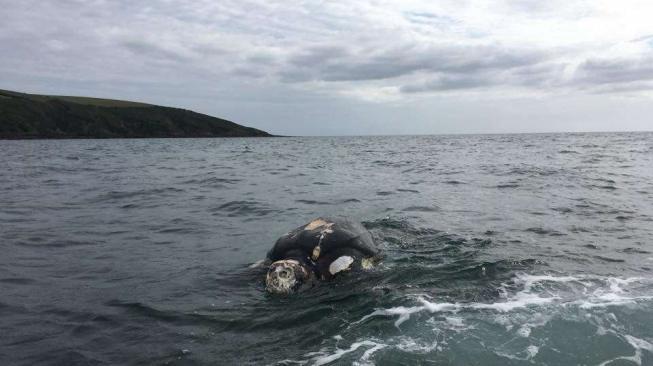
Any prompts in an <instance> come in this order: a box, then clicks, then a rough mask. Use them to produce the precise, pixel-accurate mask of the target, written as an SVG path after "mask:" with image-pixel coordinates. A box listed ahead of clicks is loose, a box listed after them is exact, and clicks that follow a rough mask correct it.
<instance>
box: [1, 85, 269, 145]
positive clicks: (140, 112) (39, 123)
mask: <svg viewBox="0 0 653 366" xmlns="http://www.w3.org/2000/svg"><path fill="white" fill-rule="evenodd" d="M250 136H251V137H254V136H271V135H270V134H268V133H267V132H265V131H261V130H257V129H255V128H251V127H245V126H241V125H239V124H236V123H233V122H231V121H227V120H224V119H220V118H216V117H211V116H207V115H205V114H200V113H195V112H192V111H188V110H184V109H178V108H170V107H162V106H157V105H151V104H145V103H136V102H129V101H121V100H112V99H99V98H87V97H71V96H51V95H36V94H24V93H17V92H12V91H6V90H0V139H30V138H147V137H250Z"/></svg>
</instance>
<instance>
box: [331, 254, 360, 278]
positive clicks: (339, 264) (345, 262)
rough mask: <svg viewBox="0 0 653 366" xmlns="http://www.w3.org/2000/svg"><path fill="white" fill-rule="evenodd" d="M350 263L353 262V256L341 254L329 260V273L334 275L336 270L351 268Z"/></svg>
mask: <svg viewBox="0 0 653 366" xmlns="http://www.w3.org/2000/svg"><path fill="white" fill-rule="evenodd" d="M352 263H354V258H352V257H350V256H348V255H343V256H342V257H338V259H336V260H335V261H333V262H331V264H330V265H329V273H331V275H335V274H336V273H338V272H342V271H348V270H350V269H351V264H352Z"/></svg>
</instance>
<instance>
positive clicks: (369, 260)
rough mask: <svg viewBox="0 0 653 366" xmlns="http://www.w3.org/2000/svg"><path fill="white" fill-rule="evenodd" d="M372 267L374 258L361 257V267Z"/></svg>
mask: <svg viewBox="0 0 653 366" xmlns="http://www.w3.org/2000/svg"><path fill="white" fill-rule="evenodd" d="M372 267H374V259H372V258H363V259H361V268H363V269H372Z"/></svg>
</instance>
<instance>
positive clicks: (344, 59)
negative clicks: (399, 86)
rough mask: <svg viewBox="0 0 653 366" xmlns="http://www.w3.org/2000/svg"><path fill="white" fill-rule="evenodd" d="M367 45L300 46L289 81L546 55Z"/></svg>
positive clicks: (515, 61)
mask: <svg viewBox="0 0 653 366" xmlns="http://www.w3.org/2000/svg"><path fill="white" fill-rule="evenodd" d="M365 51H366V50H358V49H354V48H351V49H345V48H343V47H320V48H313V49H307V50H303V51H301V53H300V54H299V55H296V56H293V57H291V59H290V63H289V65H287V67H286V68H284V69H283V70H282V71H281V76H282V79H283V80H284V81H287V82H298V81H308V80H319V81H369V80H385V79H392V78H397V77H401V76H405V75H410V74H414V73H417V72H425V73H454V74H458V73H481V72H486V71H490V70H505V69H510V68H515V67H520V66H526V65H533V64H537V63H540V62H542V61H544V60H545V59H546V58H547V56H546V55H545V54H543V53H541V52H537V51H533V50H522V49H506V48H504V47H502V46H500V45H484V46H467V45H459V46H453V45H447V46H430V47H424V46H421V45H419V44H412V43H411V44H405V45H403V46H401V47H395V48H392V49H379V50H374V51H372V52H365Z"/></svg>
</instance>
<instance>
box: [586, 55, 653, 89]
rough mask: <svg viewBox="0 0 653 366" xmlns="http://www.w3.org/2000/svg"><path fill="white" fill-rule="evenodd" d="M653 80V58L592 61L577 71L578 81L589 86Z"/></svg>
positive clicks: (588, 61)
mask: <svg viewBox="0 0 653 366" xmlns="http://www.w3.org/2000/svg"><path fill="white" fill-rule="evenodd" d="M652 79H653V57H646V58H642V59H625V60H608V59H590V60H587V61H585V62H584V63H582V64H581V65H580V66H579V67H578V69H577V70H576V81H578V82H580V83H583V84H587V85H599V84H614V83H630V82H637V81H642V80H652Z"/></svg>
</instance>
